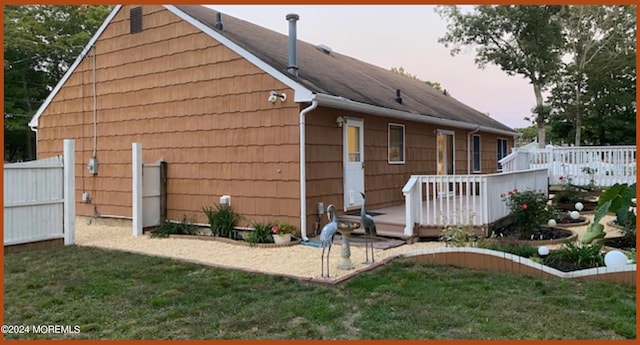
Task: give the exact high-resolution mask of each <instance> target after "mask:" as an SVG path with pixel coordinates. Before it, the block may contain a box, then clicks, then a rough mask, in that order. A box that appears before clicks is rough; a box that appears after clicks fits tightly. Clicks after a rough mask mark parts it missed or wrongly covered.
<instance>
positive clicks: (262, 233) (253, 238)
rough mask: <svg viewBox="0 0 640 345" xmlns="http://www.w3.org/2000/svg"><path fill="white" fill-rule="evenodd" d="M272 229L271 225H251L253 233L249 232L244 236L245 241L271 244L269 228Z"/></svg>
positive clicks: (267, 223)
mask: <svg viewBox="0 0 640 345" xmlns="http://www.w3.org/2000/svg"><path fill="white" fill-rule="evenodd" d="M272 227H273V223H271V222H266V223H253V231H251V232H249V233H248V234H247V235H245V237H244V239H245V241H247V242H249V243H252V244H255V243H272V242H273V237H272V236H271V232H272V230H271V228H272Z"/></svg>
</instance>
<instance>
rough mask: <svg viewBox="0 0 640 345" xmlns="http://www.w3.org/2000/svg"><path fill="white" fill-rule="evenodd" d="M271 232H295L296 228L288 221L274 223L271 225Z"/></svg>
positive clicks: (279, 233) (278, 233)
mask: <svg viewBox="0 0 640 345" xmlns="http://www.w3.org/2000/svg"><path fill="white" fill-rule="evenodd" d="M271 232H272V233H273V234H277V235H285V234H295V233H296V232H298V228H297V227H295V226H293V225H291V224H289V223H280V224H274V225H273V226H272V227H271Z"/></svg>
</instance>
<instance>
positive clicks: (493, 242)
mask: <svg viewBox="0 0 640 345" xmlns="http://www.w3.org/2000/svg"><path fill="white" fill-rule="evenodd" d="M478 247H480V248H484V249H490V250H495V251H499V252H505V253H510V254H515V255H518V256H522V257H525V258H529V257H532V256H534V255H536V253H537V252H538V250H537V249H536V248H535V247H533V246H532V245H531V244H530V243H528V242H526V241H516V240H505V239H504V238H493V239H489V240H483V241H480V242H479V243H478Z"/></svg>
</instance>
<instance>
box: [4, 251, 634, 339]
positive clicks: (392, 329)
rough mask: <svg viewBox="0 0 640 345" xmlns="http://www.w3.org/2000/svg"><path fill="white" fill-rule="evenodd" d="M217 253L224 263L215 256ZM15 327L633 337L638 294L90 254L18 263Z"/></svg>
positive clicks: (10, 290) (9, 297) (34, 256)
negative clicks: (268, 271)
mask: <svg viewBox="0 0 640 345" xmlns="http://www.w3.org/2000/svg"><path fill="white" fill-rule="evenodd" d="M212 255H215V253H212ZM4 260H5V280H4V283H5V287H4V288H5V305H4V308H5V324H12V325H42V324H46V325H51V324H56V325H70V326H74V325H78V326H80V333H77V334H65V335H58V334H45V335H42V334H38V335H36V334H33V333H30V334H26V335H21V336H18V335H7V336H6V337H7V338H10V339H13V338H39V339H52V338H56V339H59V338H64V339H86V338H91V339H267V338H270V339H625V338H633V339H635V337H636V316H635V315H636V299H635V297H636V291H635V287H633V286H628V285H621V284H613V283H602V282H586V281H577V280H560V279H550V280H544V279H538V278H528V277H520V276H513V275H505V274H499V273H493V272H486V271H475V270H470V269H460V268H453V267H438V266H429V265H422V264H416V263H414V262H413V261H409V260H397V261H394V262H393V263H391V264H389V265H386V266H384V267H381V268H379V269H376V270H373V271H370V272H368V273H364V274H361V275H359V276H358V277H355V278H353V279H351V280H349V281H347V282H345V283H343V284H341V285H338V286H319V285H314V284H311V283H304V282H299V281H297V280H292V279H287V278H281V277H273V276H267V275H255V274H248V273H243V272H239V271H230V270H223V269H217V268H212V267H207V266H200V265H196V264H190V263H182V262H179V261H174V260H169V259H162V258H155V257H148V256H142V255H136V254H129V253H122V252H112V251H105V250H100V249H95V248H85V247H74V246H71V247H61V248H56V249H49V250H39V251H30V252H23V253H17V254H9V255H7V256H6V257H5V258H4Z"/></svg>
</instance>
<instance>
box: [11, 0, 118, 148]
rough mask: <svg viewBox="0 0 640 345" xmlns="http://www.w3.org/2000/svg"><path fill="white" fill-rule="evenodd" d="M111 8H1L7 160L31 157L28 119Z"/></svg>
mask: <svg viewBox="0 0 640 345" xmlns="http://www.w3.org/2000/svg"><path fill="white" fill-rule="evenodd" d="M112 8H113V7H112V6H87V5H80V6H78V5H65V6H60V5H17V6H16V5H12V6H4V114H5V115H4V120H5V125H4V135H5V146H4V147H5V160H8V161H16V160H29V159H33V158H35V157H34V155H33V153H34V152H33V151H34V148H35V145H34V143H35V142H34V137H35V136H34V134H33V132H32V131H31V130H30V129H29V128H28V126H27V123H28V122H29V120H30V118H31V117H32V116H33V115H34V114H35V112H36V110H37V109H38V108H39V107H40V105H41V104H42V103H43V102H44V100H45V99H46V97H47V96H48V95H49V92H50V90H52V89H53V88H54V87H55V85H56V84H57V83H58V81H59V80H60V79H61V78H62V76H63V75H64V73H65V72H66V71H67V69H68V68H69V66H71V64H72V63H73V61H74V60H75V59H76V57H77V56H78V55H79V54H80V52H81V51H82V49H83V48H84V46H85V45H86V44H87V43H88V42H89V40H90V38H91V36H92V35H93V34H94V33H95V31H96V30H97V29H98V27H100V25H101V24H102V22H103V21H104V19H105V18H106V17H107V15H108V14H109V12H110V11H111V9H112Z"/></svg>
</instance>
